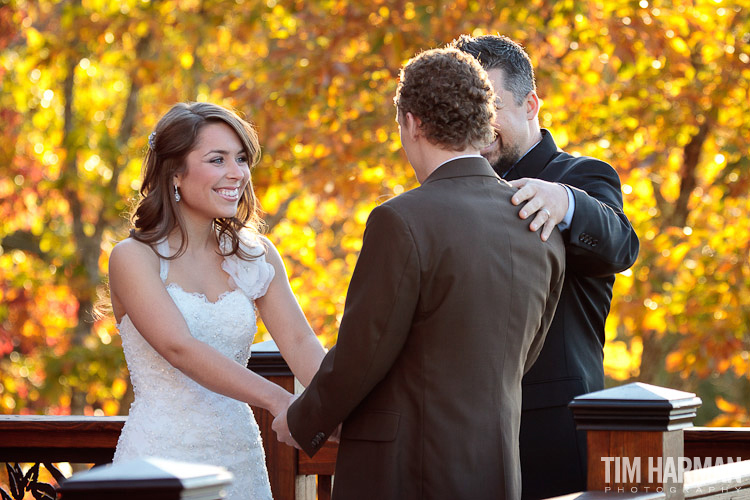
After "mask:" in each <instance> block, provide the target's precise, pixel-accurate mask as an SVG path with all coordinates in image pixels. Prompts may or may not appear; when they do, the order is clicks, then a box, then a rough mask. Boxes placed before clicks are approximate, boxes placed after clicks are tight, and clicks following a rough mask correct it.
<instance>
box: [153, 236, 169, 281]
mask: <svg viewBox="0 0 750 500" xmlns="http://www.w3.org/2000/svg"><path fill="white" fill-rule="evenodd" d="M156 251H157V252H158V253H159V254H160V255H163V256H165V257H167V256H169V241H167V239H166V238H164V239H163V240H161V241H160V242H159V243H157V244H156ZM168 274H169V261H168V260H167V259H164V258H162V257H159V277H160V278H161V281H162V283H166V282H167V275H168Z"/></svg>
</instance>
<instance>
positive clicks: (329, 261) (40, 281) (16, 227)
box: [0, 0, 750, 426]
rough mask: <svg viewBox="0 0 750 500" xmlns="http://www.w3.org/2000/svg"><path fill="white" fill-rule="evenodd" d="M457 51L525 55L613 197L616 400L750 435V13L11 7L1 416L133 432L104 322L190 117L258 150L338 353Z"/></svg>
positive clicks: (135, 3) (191, 2)
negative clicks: (141, 209) (616, 183)
mask: <svg viewBox="0 0 750 500" xmlns="http://www.w3.org/2000/svg"><path fill="white" fill-rule="evenodd" d="M462 33H468V34H474V35H481V34H487V33H489V34H496V33H500V34H505V35H508V36H510V37H511V38H513V39H515V40H516V41H518V42H520V43H521V44H523V45H524V46H525V47H526V49H527V51H528V53H529V55H530V56H531V59H532V61H533V63H534V65H535V67H536V71H537V84H538V94H539V96H540V97H541V99H542V100H543V104H542V109H541V112H540V122H541V124H542V126H543V127H546V128H548V129H550V130H551V131H552V133H553V135H554V137H555V139H556V140H557V142H558V145H559V146H561V147H562V148H564V149H566V150H567V151H569V152H571V153H579V154H582V155H591V156H595V157H598V158H601V159H603V160H605V161H607V162H609V163H610V164H612V165H613V166H614V168H615V169H616V170H617V171H618V172H619V174H620V176H621V179H622V183H623V195H624V200H625V211H626V214H627V215H628V217H629V218H630V220H631V221H632V222H633V225H634V227H635V229H636V232H637V233H638V235H639V237H640V241H641V252H640V256H639V258H638V261H637V262H636V264H635V266H633V268H632V269H630V270H628V271H626V272H624V273H621V274H619V275H618V276H617V281H616V283H615V290H614V300H613V304H612V312H611V314H610V316H609V320H608V323H607V345H606V346H605V364H606V373H607V378H608V380H607V383H608V385H610V386H611V385H619V384H622V383H625V382H630V381H643V382H648V383H652V384H657V385H662V386H667V387H671V388H675V389H681V390H686V391H690V392H696V393H697V394H698V395H699V396H700V397H701V398H702V399H703V407H702V408H701V409H700V410H699V414H698V418H697V419H696V421H695V423H696V425H721V426H727V425H745V426H747V425H750V414H749V413H748V408H749V407H750V352H749V351H750V336H749V335H748V328H749V327H750V223H749V222H748V220H749V217H748V216H749V215H750V196H749V195H748V191H749V188H750V157H749V153H750V150H749V146H748V144H749V143H750V91H749V87H750V84H749V83H748V82H749V81H750V1H749V0H737V1H735V2H727V1H724V0H692V1H686V0H668V1H662V0H653V1H651V0H640V1H634V0H629V1H624V0H622V1H621V0H618V1H608V0H597V1H594V0H591V1H572V0H564V1H540V0H524V1H515V0H508V1H503V2H486V1H478V0H457V1H453V2H444V1H439V0H414V1H404V0H370V1H367V2H355V1H351V0H305V1H302V0H299V1H291V0H265V1H260V0H235V1H232V2H228V1H218V0H185V1H168V0H124V1H121V2H115V1H105V0H70V1H48V0H34V1H20V0H10V1H8V0H2V1H0V379H2V384H0V413H4V414H11V413H14V414H23V413H31V414H86V415H117V414H126V413H127V409H128V406H129V404H130V401H131V400H132V388H131V387H130V382H129V379H128V374H127V369H126V366H125V362H124V359H123V355H122V350H121V345H120V339H119V336H118V335H117V331H116V328H115V325H114V322H113V320H112V319H111V318H105V319H100V320H95V319H94V317H93V316H92V306H93V305H94V304H95V303H96V300H97V297H99V296H101V294H102V293H105V291H106V275H107V260H108V256H109V252H110V250H111V249H112V247H113V245H114V244H115V243H116V242H117V241H118V240H120V239H122V238H125V237H126V236H127V231H128V220H127V214H128V212H129V210H130V208H131V207H132V204H133V203H134V201H135V200H136V199H137V190H138V188H139V174H140V165H141V160H142V157H143V155H144V153H145V150H146V148H147V142H146V141H147V137H148V135H149V133H150V132H151V131H152V130H153V127H154V125H155V123H156V121H157V120H158V119H159V117H160V116H161V115H162V114H163V113H165V112H166V111H167V110H168V109H169V108H170V107H171V106H172V104H174V103H175V102H178V101H211V102H214V103H217V104H222V105H225V106H229V107H232V108H234V109H236V110H237V111H238V112H240V113H241V114H242V115H244V116H245V117H246V118H248V119H249V120H251V121H252V122H253V123H254V124H255V125H256V127H257V130H258V133H259V135H260V140H261V144H262V147H263V158H262V161H261V163H260V164H259V165H258V167H257V168H256V169H255V170H254V172H253V181H254V184H255V190H256V193H257V195H258V197H259V199H260V201H261V203H262V205H263V208H264V210H265V213H266V217H265V220H266V224H267V226H268V231H267V232H268V236H269V237H270V239H271V240H272V241H273V242H274V243H275V244H276V245H277V247H278V248H279V250H280V252H281V254H282V256H283V257H284V259H285V262H286V265H287V268H288V271H289V274H290V278H291V283H292V287H293V288H294V290H295V292H296V294H297V297H298V298H299V300H300V303H301V304H302V308H303V309H304V311H305V312H306V314H307V317H308V319H309V320H310V322H311V324H312V326H313V328H314V330H315V331H316V332H317V333H318V335H319V336H320V339H321V341H322V342H323V343H324V344H326V345H327V346H331V345H333V344H334V343H335V340H336V333H337V328H338V324H339V320H340V319H341V314H342V312H343V306H344V298H345V295H346V288H347V284H348V280H349V277H350V275H351V272H352V270H353V267H354V264H355V262H356V258H357V253H358V251H359V248H360V245H361V237H362V232H363V230H364V223H365V220H366V218H367V215H368V214H369V212H370V210H371V209H372V208H373V207H374V206H376V205H377V204H379V203H382V202H383V201H384V200H386V199H388V198H390V197H393V196H395V195H397V194H399V193H402V192H403V191H405V190H408V189H411V188H413V187H415V186H416V185H417V182H416V179H415V177H414V175H413V173H412V172H411V168H410V167H409V165H408V163H407V161H406V158H405V156H404V155H403V154H402V152H401V151H400V144H399V138H398V128H397V125H396V123H395V121H394V118H395V110H394V107H393V103H392V98H393V95H394V93H395V89H396V84H397V81H398V70H399V68H400V66H401V65H402V63H404V62H405V61H406V60H408V59H409V58H410V57H412V56H413V55H415V54H416V53H417V52H418V51H420V50H423V49H427V48H432V47H437V46H442V45H444V44H446V43H448V42H450V41H451V40H453V39H454V38H456V37H458V35H460V34H462ZM437 216H439V214H437ZM154 314H158V311H155V312H154ZM461 337H462V332H461V331H456V334H455V341H456V343H460V342H462V338H461ZM266 339H267V333H265V330H264V329H263V328H262V326H261V330H260V332H259V335H258V337H257V339H256V340H266Z"/></svg>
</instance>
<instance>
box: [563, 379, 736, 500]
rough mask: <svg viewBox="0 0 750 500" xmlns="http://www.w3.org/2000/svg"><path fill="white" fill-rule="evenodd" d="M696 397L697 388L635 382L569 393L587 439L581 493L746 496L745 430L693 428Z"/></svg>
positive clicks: (677, 499) (676, 498)
mask: <svg viewBox="0 0 750 500" xmlns="http://www.w3.org/2000/svg"><path fill="white" fill-rule="evenodd" d="M700 404H701V400H700V398H697V397H696V396H695V394H692V393H687V392H681V391H675V390H671V389H666V388H663V387H655V386H650V385H647V384H640V383H634V384H628V385H625V386H622V387H616V388H613V389H607V390H604V391H599V392H596V393H591V394H586V395H583V396H579V397H577V398H575V399H574V400H573V402H571V404H570V407H571V409H572V410H573V413H574V416H575V420H576V424H577V427H578V428H579V429H582V430H586V432H587V443H588V467H587V471H588V472H587V490H588V491H587V492H585V493H586V495H584V496H583V497H582V498H598V496H597V495H601V493H619V492H622V493H629V494H636V495H642V494H647V493H654V492H655V493H660V494H663V495H664V497H663V498H665V499H666V500H686V499H699V498H706V499H712V500H713V499H717V500H718V499H722V500H723V499H726V500H730V499H750V429H748V428H742V429H738V428H706V427H703V428H694V427H692V421H693V418H694V417H695V411H696V409H697V408H698V407H699V406H700ZM728 462H732V463H729V464H727V463H728ZM717 463H721V464H722V465H716V464H717ZM596 492H598V493H596ZM592 495H593V497H592ZM579 496H580V495H579ZM579 496H568V497H567V498H579Z"/></svg>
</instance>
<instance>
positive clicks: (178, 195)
mask: <svg viewBox="0 0 750 500" xmlns="http://www.w3.org/2000/svg"><path fill="white" fill-rule="evenodd" d="M181 199H182V196H180V192H179V191H178V190H177V185H176V184H175V186H174V201H176V202H177V203H179V202H180V200H181Z"/></svg>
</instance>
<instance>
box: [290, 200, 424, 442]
mask: <svg viewBox="0 0 750 500" xmlns="http://www.w3.org/2000/svg"><path fill="white" fill-rule="evenodd" d="M418 298H419V260H418V255H417V249H416V246H415V244H414V240H413V238H412V234H411V231H410V230H409V228H408V226H407V225H406V223H405V222H404V221H403V219H402V218H401V216H400V215H399V214H398V213H397V212H396V211H395V210H394V209H393V208H391V207H390V206H389V205H388V204H384V205H381V206H379V207H377V208H375V209H374V210H373V211H372V213H371V214H370V217H369V218H368V221H367V225H366V229H365V234H364V238H363V241H362V250H361V252H360V255H359V259H358V260H357V265H356V266H355V269H354V273H353V275H352V279H351V282H350V284H349V290H348V292H347V296H346V305H345V307H344V315H343V317H342V320H341V327H340V328H339V336H338V341H337V344H336V346H335V347H334V348H333V349H331V351H330V352H329V353H328V354H327V355H326V356H325V358H324V359H323V362H322V363H321V365H320V370H319V371H318V373H317V374H316V375H315V377H314V378H313V380H312V382H311V383H310V385H309V386H308V388H307V390H305V392H304V393H302V395H301V396H300V397H299V398H298V399H297V400H296V401H295V402H294V403H293V404H292V405H291V406H290V407H289V410H288V412H287V418H288V425H289V429H290V430H291V434H292V436H293V437H294V439H295V440H296V441H297V443H299V445H300V446H301V447H302V449H303V450H305V452H307V454H308V455H310V456H312V455H314V454H315V453H316V452H317V451H318V449H319V448H320V447H321V446H322V445H323V443H325V441H326V439H327V437H328V436H329V435H330V434H331V432H333V431H334V430H335V428H336V426H337V425H338V424H339V423H340V422H343V421H344V420H345V419H346V418H347V416H348V415H349V414H350V413H351V412H352V410H354V408H356V407H357V405H359V404H360V403H361V402H362V400H363V399H364V398H365V397H366V396H367V395H368V394H369V393H370V391H371V390H372V389H373V387H375V385H376V384H377V383H378V382H380V381H381V380H382V379H383V378H384V377H385V375H386V374H387V373H388V371H389V370H390V369H391V367H392V365H393V363H394V361H395V359H396V357H397V356H398V354H399V353H400V351H401V349H402V348H403V345H404V343H405V342H406V338H407V336H408V334H409V331H410V329H411V323H412V318H413V316H414V310H415V308H416V304H417V300H418Z"/></svg>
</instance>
